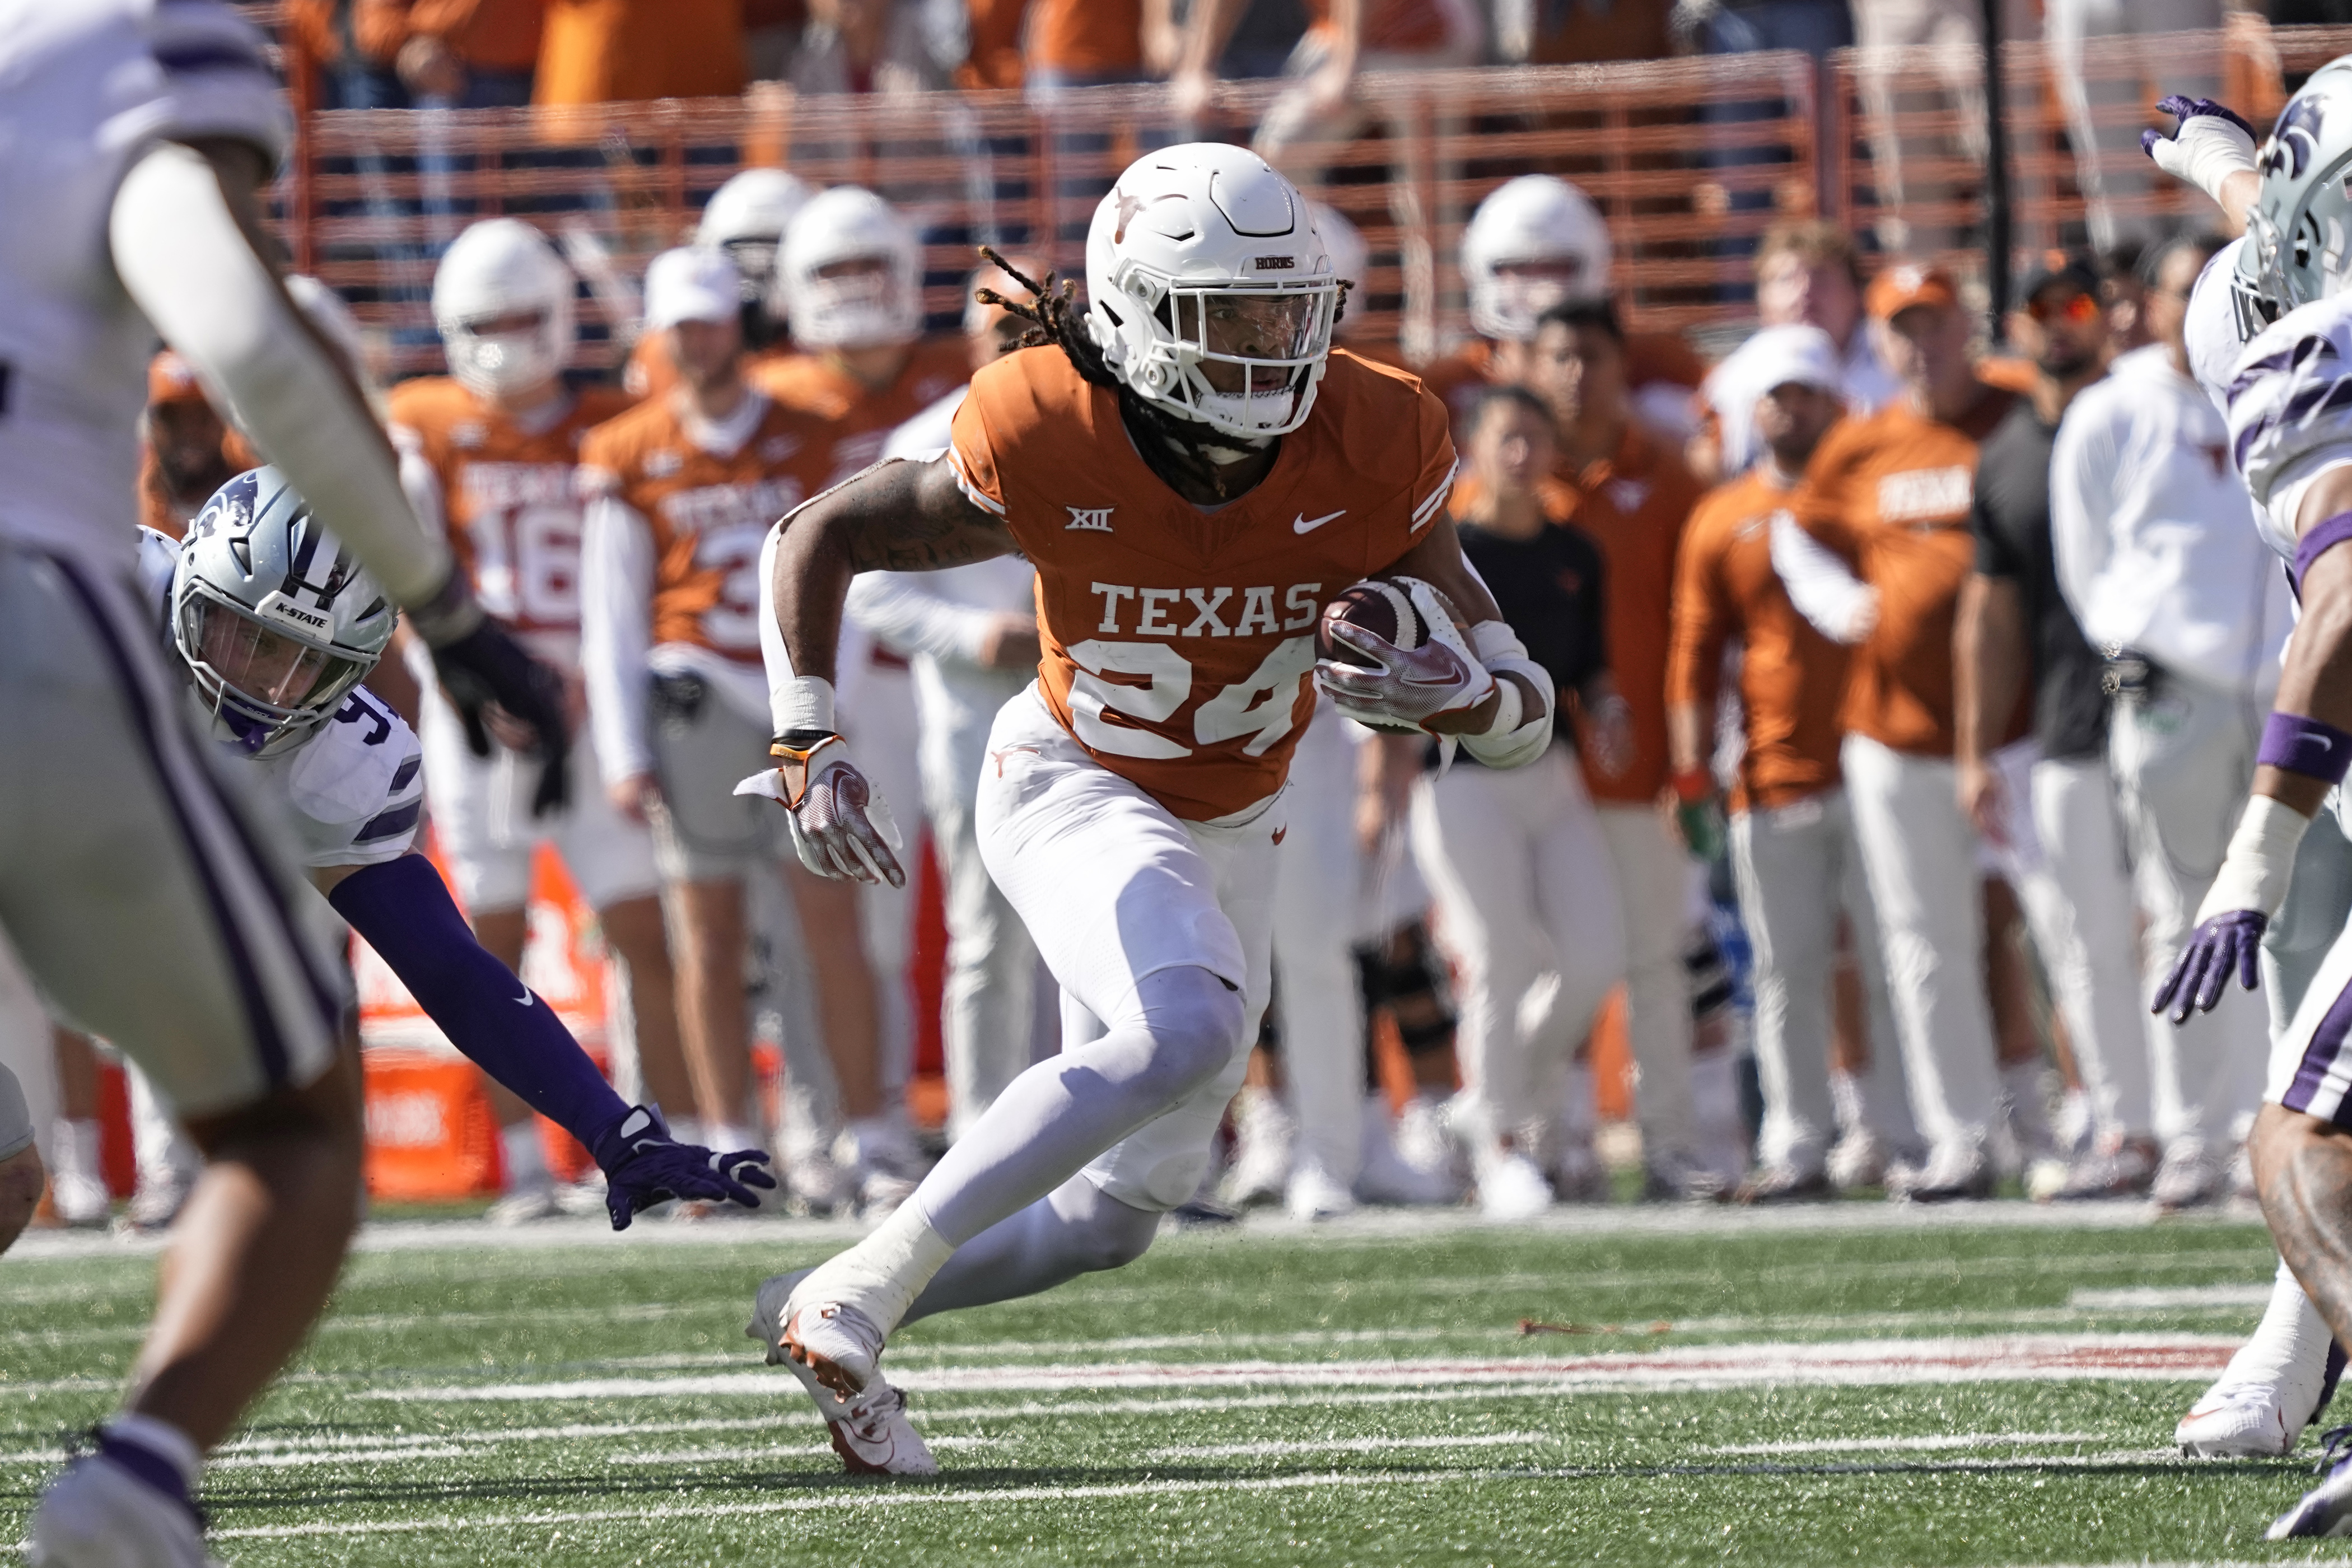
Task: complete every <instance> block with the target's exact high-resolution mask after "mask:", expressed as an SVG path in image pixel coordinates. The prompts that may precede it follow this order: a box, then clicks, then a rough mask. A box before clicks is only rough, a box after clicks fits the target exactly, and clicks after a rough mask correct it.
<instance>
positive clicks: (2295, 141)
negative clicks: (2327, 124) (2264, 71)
mask: <svg viewBox="0 0 2352 1568" xmlns="http://www.w3.org/2000/svg"><path fill="white" fill-rule="evenodd" d="M2324 113H2325V110H2324V109H2323V107H2322V105H2321V103H2320V100H2319V99H2318V97H2317V96H2316V95H2315V94H2311V93H2305V94H2302V95H2300V96H2298V97H2297V98H2295V99H2294V101H2293V102H2291V103H2289V104H2288V105H2287V106H2286V108H2285V109H2284V110H2283V111H2281V113H2280V115H2279V117H2278V124H2277V125H2276V126H2274V127H2273V129H2272V131H2271V139H2270V140H2269V141H2268V142H2264V143H2263V155H2262V171H2263V174H2278V173H2279V172H2281V171H2282V170H2284V172H2285V174H2286V177H2287V178H2288V179H2290V180H2299V179H2301V178H2303V172H2304V170H2305V169H2306V168H2307V167H2309V166H2310V164H2311V161H2312V160H2313V159H2314V158H2315V157H2316V156H2318V153H2319V125H2320V120H2321V118H2322V116H2323V114H2324Z"/></svg>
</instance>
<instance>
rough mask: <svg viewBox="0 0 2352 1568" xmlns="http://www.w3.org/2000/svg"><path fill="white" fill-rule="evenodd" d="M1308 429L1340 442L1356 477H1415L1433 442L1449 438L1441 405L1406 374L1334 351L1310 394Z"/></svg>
mask: <svg viewBox="0 0 2352 1568" xmlns="http://www.w3.org/2000/svg"><path fill="white" fill-rule="evenodd" d="M1308 421H1309V423H1308V428H1310V429H1311V428H1314V427H1315V426H1318V425H1319V426H1321V427H1322V428H1323V429H1325V430H1327V431H1328V432H1329V433H1330V435H1331V436H1332V437H1335V438H1336V439H1337V440H1338V441H1339V448H1340V451H1341V454H1342V456H1343V457H1344V458H1345V459H1346V461H1347V464H1348V466H1349V468H1350V469H1351V470H1352V471H1354V472H1357V473H1362V474H1379V475H1386V474H1390V473H1391V472H1395V471H1400V470H1401V471H1402V473H1403V474H1404V476H1405V477H1406V479H1413V478H1416V477H1417V476H1418V475H1419V473H1420V471H1421V469H1422V468H1423V464H1424V463H1425V461H1426V459H1427V458H1428V456H1429V448H1430V447H1431V445H1432V444H1433V441H1434V440H1435V439H1436V438H1438V437H1445V438H1447V439H1450V438H1451V437H1450V435H1449V427H1450V426H1451V425H1452V422H1453V421H1452V416H1451V415H1450V414H1449V413H1448V412H1447V410H1446V407H1445V404H1444V400H1443V399H1442V398H1440V397H1439V396H1438V395H1437V393H1436V392H1435V391H1434V390H1433V389H1432V388H1431V387H1430V386H1429V385H1428V384H1426V383H1424V382H1423V380H1422V379H1421V377H1419V376H1417V375H1415V374H1413V373H1412V372H1411V371H1409V370H1400V369H1398V368H1397V367H1396V366H1394V365H1386V364H1381V363H1378V362H1377V361H1374V360H1368V359H1359V358H1358V357H1357V356H1356V355H1354V354H1351V353H1349V352H1348V351H1347V350H1345V349H1333V350H1332V351H1331V357H1330V358H1329V359H1328V360H1327V361H1326V362H1325V363H1324V366H1323V381H1322V384H1321V385H1319V386H1318V387H1317V388H1316V391H1315V409H1314V412H1313V413H1312V414H1311V415H1310V416H1308Z"/></svg>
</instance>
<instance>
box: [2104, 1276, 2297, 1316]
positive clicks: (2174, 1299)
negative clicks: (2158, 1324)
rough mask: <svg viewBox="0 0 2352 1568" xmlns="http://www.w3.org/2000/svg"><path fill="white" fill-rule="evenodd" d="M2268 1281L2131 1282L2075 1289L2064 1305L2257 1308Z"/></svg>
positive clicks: (2122, 1308) (2268, 1295)
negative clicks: (2111, 1287) (2115, 1287)
mask: <svg viewBox="0 0 2352 1568" xmlns="http://www.w3.org/2000/svg"><path fill="white" fill-rule="evenodd" d="M2270 1299H2271V1281H2270V1280H2268V1279H2264V1280H2262V1281H2261V1282H2259V1283H2252V1282H2250V1283H2247V1284H2243V1285H2133V1286H2127V1287H2126V1288H2125V1289H2119V1290H2077V1291H2075V1292H2074V1294H2072V1295H2070V1296H2068V1297H2067V1298H2066V1305H2067V1306H2069V1307H2071V1308H2073V1309H2074V1310H2077V1311H2084V1312H2116V1311H2121V1312H2148V1311H2158V1310H2168V1309H2172V1308H2179V1307H2192V1308H2193V1307H2260V1306H2263V1305H2265V1304H2266V1303H2268V1302H2269V1300H2270Z"/></svg>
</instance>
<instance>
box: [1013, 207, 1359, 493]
mask: <svg viewBox="0 0 2352 1568" xmlns="http://www.w3.org/2000/svg"><path fill="white" fill-rule="evenodd" d="M980 254H981V257H982V259H984V260H985V261H987V262H988V263H989V265H991V266H992V267H994V268H996V269H997V270H998V271H999V272H1002V273H1003V274H1004V275H1005V276H1006V277H1007V278H1010V279H1013V281H1014V282H1015V283H1018V284H1020V285H1021V287H1023V288H1024V289H1027V290H1028V291H1029V299H1028V300H1027V302H1025V303H1024V302H1021V301H1017V300H1008V299H1006V298H1005V297H1004V296H1003V295H1002V294H1000V293H998V292H997V291H996V290H995V289H987V288H983V289H979V290H978V291H976V292H975V293H974V294H973V296H972V297H973V298H974V299H976V300H979V301H980V302H981V303H982V304H983V305H1002V306H1003V307H1004V309H1005V310H1008V311H1010V312H1012V313H1013V315H1015V316H1017V317H1019V318H1020V319H1021V320H1023V321H1026V322H1028V323H1029V330H1028V331H1026V332H1024V333H1023V334H1022V336H1021V346H1022V347H1023V348H1038V347H1042V346H1045V345H1048V344H1050V345H1052V346H1053V347H1055V348H1058V349H1060V350H1061V351H1062V353H1065V354H1066V355H1068V356H1069V361H1070V363H1071V365H1072V366H1073V367H1074V368H1075V369H1076V371H1077V373H1078V375H1079V377H1080V379H1082V380H1084V381H1086V382H1087V383H1088V384H1092V385H1095V386H1104V387H1108V388H1109V389H1110V390H1111V392H1112V393H1113V394H1115V395H1117V396H1118V411H1119V414H1120V415H1121V416H1122V417H1124V418H1125V419H1126V421H1127V425H1128V428H1129V429H1130V430H1134V431H1138V432H1139V433H1142V434H1144V435H1147V436H1151V437H1158V439H1156V440H1139V441H1137V442H1136V444H1135V445H1136V450H1137V451H1139V452H1140V453H1141V454H1142V456H1143V461H1144V463H1145V465H1146V466H1147V467H1149V468H1150V469H1151V471H1152V472H1153V473H1155V474H1157V475H1159V476H1160V479H1164V480H1166V481H1167V482H1168V484H1169V485H1170V487H1171V489H1177V490H1179V491H1180V492H1181V490H1182V489H1183V488H1184V486H1183V484H1182V483H1181V482H1180V481H1181V480H1189V481H1190V482H1191V483H1192V484H1193V485H1196V486H1197V485H1205V486H1207V487H1208V489H1209V490H1210V491H1211V492H1212V493H1213V494H1214V495H1215V496H1216V498H1217V499H1218V500H1220V501H1223V500H1231V499H1232V498H1231V497H1230V496H1228V495H1227V494H1226V493H1225V477H1224V473H1223V469H1222V467H1221V466H1220V465H1219V464H1216V463H1213V462H1211V461H1210V460H1209V458H1208V455H1207V453H1206V452H1205V451H1204V450H1203V449H1202V448H1203V446H1204V443H1203V442H1202V438H1201V431H1202V426H1201V424H1200V422H1199V421H1198V420H1193V419H1186V418H1184V417H1183V416H1181V415H1176V414H1171V413H1170V412H1169V411H1168V410H1167V409H1165V408H1163V407H1161V406H1160V405H1159V404H1158V403H1156V402H1154V401H1152V400H1151V399H1150V398H1147V397H1140V396H1138V395H1136V392H1135V389H1134V388H1133V387H1131V386H1129V385H1128V384H1127V383H1125V382H1124V381H1121V380H1120V379H1119V378H1118V376H1117V375H1115V374H1112V373H1111V368H1110V366H1109V365H1108V364H1106V363H1103V356H1102V350H1101V349H1099V348H1097V346H1096V345H1095V341H1094V336H1093V334H1092V333H1090V332H1088V331H1087V329H1086V324H1085V322H1084V321H1083V320H1082V319H1081V318H1080V317H1079V315H1078V311H1077V307H1076V299H1077V291H1078V290H1077V285H1076V283H1074V282H1072V281H1070V280H1069V279H1064V278H1062V277H1061V276H1060V274H1058V273H1054V272H1048V273H1046V274H1045V281H1043V282H1038V281H1035V280H1034V279H1031V278H1029V277H1028V276H1027V275H1026V274H1024V273H1023V272H1022V271H1021V270H1020V269H1019V268H1016V267H1014V266H1013V264H1012V263H1011V262H1009V261H1007V260H1005V259H1004V258H1003V257H1002V256H999V255H998V254H997V253H996V251H995V248H994V247H991V246H986V245H983V246H982V247H980ZM1057 283H1058V284H1059V287H1056V284H1057ZM1348 289H1349V285H1348V284H1347V283H1345V282H1342V283H1341V284H1340V285H1339V304H1338V306H1337V307H1336V308H1335V309H1334V310H1332V312H1331V325H1332V327H1333V328H1334V329H1335V330H1336V329H1337V328H1338V326H1339V319H1340V317H1341V316H1343V315H1345V314H1346V313H1347V310H1348Z"/></svg>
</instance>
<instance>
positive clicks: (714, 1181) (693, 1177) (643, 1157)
mask: <svg viewBox="0 0 2352 1568" xmlns="http://www.w3.org/2000/svg"><path fill="white" fill-rule="evenodd" d="M589 1152H591V1153H593V1154H594V1155H595V1156H596V1163H597V1164H598V1165H600V1166H602V1167H603V1168H604V1207H605V1209H606V1210H607V1211H608V1212H609V1213H610V1214H611V1215H612V1216H613V1228H614V1230H626V1229H628V1228H629V1221H630V1220H631V1219H633V1218H635V1215H636V1212H637V1211H638V1210H639V1209H644V1208H650V1207H652V1206H653V1205H656V1204H657V1203H660V1202H662V1201H663V1200H664V1199H666V1198H698V1199H707V1200H709V1202H711V1203H722V1204H723V1203H737V1204H741V1205H743V1206H744V1207H745V1208H750V1209H755V1208H758V1207H759V1206H760V1194H758V1193H755V1192H753V1191H752V1190H751V1189H752V1188H753V1187H759V1188H761V1189H762V1190H763V1191H767V1192H773V1191H775V1190H776V1178H775V1177H773V1176H772V1175H770V1174H769V1173H768V1156H767V1155H766V1154H765V1153H763V1152H761V1151H760V1150H757V1149H739V1150H737V1151H736V1152H733V1153H731V1154H716V1153H713V1152H711V1151H709V1150H708V1149H706V1148H704V1147H703V1146H702V1145H701V1144H699V1143H680V1142H677V1140H676V1139H674V1138H672V1137H671V1136H670V1135H669V1127H668V1124H667V1123H666V1122H664V1121H662V1115H661V1112H660V1111H658V1110H655V1109H654V1108H653V1107H652V1106H650V1105H633V1106H631V1107H630V1108H629V1113H628V1114H627V1115H626V1116H624V1117H622V1118H621V1120H620V1121H617V1122H615V1123H614V1124H613V1126H612V1127H611V1128H609V1129H607V1130H606V1131H604V1133H602V1134H600V1135H599V1136H598V1138H597V1139H596V1146H595V1147H594V1148H593V1149H592V1150H590V1151H589Z"/></svg>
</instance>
